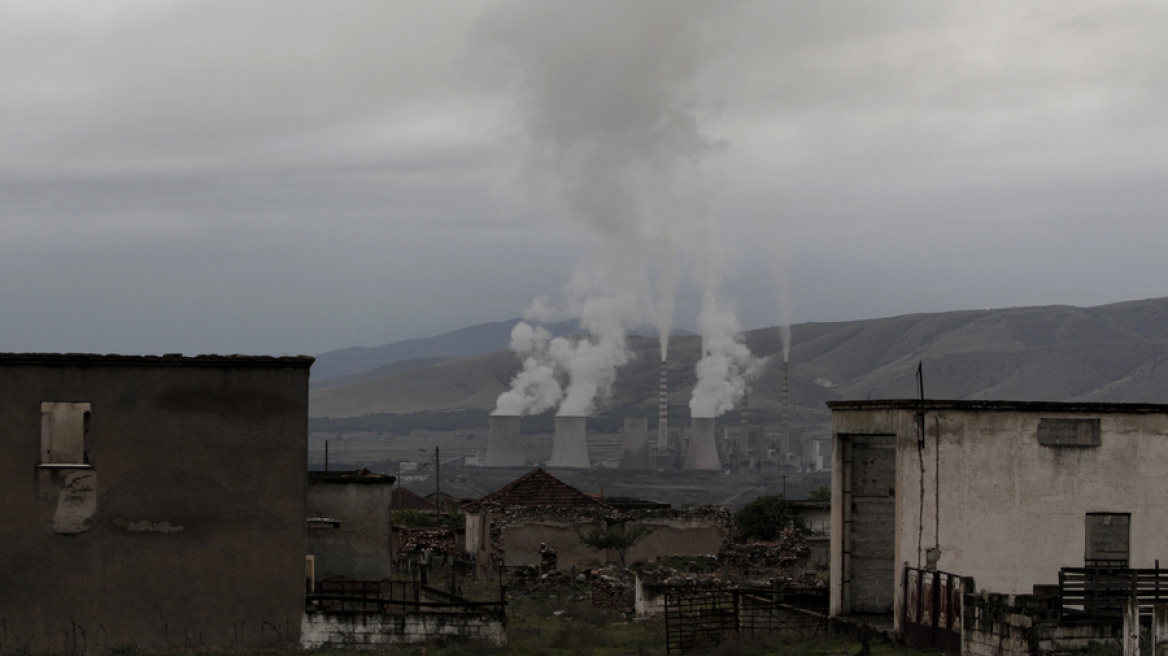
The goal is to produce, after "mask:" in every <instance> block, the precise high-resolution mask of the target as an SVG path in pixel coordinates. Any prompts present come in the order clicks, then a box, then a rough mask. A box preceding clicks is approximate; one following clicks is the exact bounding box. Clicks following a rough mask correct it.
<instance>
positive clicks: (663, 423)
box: [657, 360, 669, 451]
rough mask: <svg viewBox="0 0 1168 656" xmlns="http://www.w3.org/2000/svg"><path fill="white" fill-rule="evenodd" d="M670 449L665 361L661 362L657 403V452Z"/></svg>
mask: <svg viewBox="0 0 1168 656" xmlns="http://www.w3.org/2000/svg"><path fill="white" fill-rule="evenodd" d="M668 448H669V389H668V386H667V385H666V378H665V360H662V361H661V396H660V397H659V399H658V402H657V450H658V451H665V450H666V449H668Z"/></svg>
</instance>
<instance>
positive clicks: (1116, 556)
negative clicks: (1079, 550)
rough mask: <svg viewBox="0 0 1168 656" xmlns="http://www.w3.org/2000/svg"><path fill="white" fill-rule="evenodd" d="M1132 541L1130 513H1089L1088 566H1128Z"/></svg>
mask: <svg viewBox="0 0 1168 656" xmlns="http://www.w3.org/2000/svg"><path fill="white" fill-rule="evenodd" d="M1130 541H1131V514H1130V513H1087V554H1086V558H1085V560H1086V564H1087V567H1127V566H1128V560H1129V557H1130V546H1129V545H1130Z"/></svg>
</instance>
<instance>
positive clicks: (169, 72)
mask: <svg viewBox="0 0 1168 656" xmlns="http://www.w3.org/2000/svg"><path fill="white" fill-rule="evenodd" d="M1166 33H1168V5H1165V4H1164V3H1161V2H1155V1H1148V2H1128V1H1124V0H1116V1H1109V2H1106V3H1102V2H1096V1H1091V2H1079V1H1075V0H1038V1H1035V2H1025V3H1020V2H1016V1H993V0H988V1H987V0H978V1H976V2H961V1H954V2H936V1H935V0H920V1H908V0H890V1H886V2H866V3H856V2H843V1H834V0H803V1H791V2H769V1H767V2H764V1H751V0H740V1H736V2H720V3H709V2H695V1H691V0H657V1H652V0H646V1H644V2H637V3H628V2H624V1H623V0H621V1H619V2H617V1H609V0H596V1H595V2H588V3H580V2H574V1H567V0H547V1H546V2H539V1H536V0H521V1H519V0H517V1H509V0H508V1H504V0H498V1H491V0H477V1H469V0H467V1H461V0H457V1H456V0H417V1H409V2H406V1H387V0H333V1H331V2H327V3H326V2H305V1H299V0H224V1H219V0H173V1H172V0H105V1H103V2H100V3H93V2H88V1H83V0H71V1H66V0H37V1H35V2H33V1H30V0H0V90H2V91H0V307H2V308H3V313H2V315H0V316H2V317H3V318H2V319H0V351H11V352H26V351H45V352H98V353H173V352H181V353H187V354H191V355H194V354H200V353H254V354H274V355H280V354H318V353H322V352H326V351H330V350H333V349H338V348H344V347H349V346H378V345H381V344H387V343H390V342H394V341H398V340H402V339H409V338H414V337H425V336H430V335H435V334H438V333H442V332H447V331H450V330H455V329H457V328H461V327H464V326H468V325H473V324H477V323H483V322H488V321H500V320H505V319H509V318H512V317H516V316H520V315H522V314H524V313H525V312H526V313H528V315H532V314H533V308H534V310H535V311H534V314H546V315H548V316H560V317H564V316H568V315H572V314H573V313H577V312H578V310H579V304H578V302H577V301H578V300H579V298H578V296H579V294H578V292H579V289H580V280H581V277H582V276H585V277H586V276H587V275H596V272H597V271H600V272H601V273H602V274H603V272H605V271H611V270H612V269H613V268H614V267H617V268H619V266H620V265H614V264H613V263H614V262H627V261H629V260H630V259H633V260H636V259H639V258H644V259H645V262H646V264H645V267H647V268H648V271H649V273H648V274H642V277H643V278H644V280H648V281H650V284H649V286H648V287H646V289H648V290H649V291H648V293H647V294H643V296H645V298H647V299H648V300H647V301H646V302H647V303H661V301H662V299H663V298H665V296H667V294H665V293H664V292H661V288H660V286H659V285H660V282H659V281H660V280H661V279H662V277H663V276H662V272H667V271H669V270H670V266H672V265H670V264H669V262H676V263H677V266H678V271H679V272H680V274H679V276H678V278H677V285H678V291H677V294H676V312H675V313H673V314H674V315H675V319H674V320H673V325H674V326H676V327H680V328H688V329H694V327H695V325H696V322H697V321H698V313H699V309H700V307H701V303H702V301H701V297H702V293H703V290H707V289H709V288H710V286H711V283H710V280H712V279H713V280H715V282H714V283H713V287H716V288H717V290H718V292H717V293H718V296H719V299H720V301H719V302H720V303H721V304H722V305H721V307H723V308H729V309H731V310H733V311H735V312H736V314H737V317H738V319H739V321H740V322H741V325H742V327H744V328H747V329H750V328H760V327H765V326H771V325H778V324H780V323H787V322H793V323H803V322H809V321H816V322H820V321H843V320H853V319H866V318H875V317H886V316H895V315H900V314H909V313H919V312H940V311H946V310H958V309H980V308H1002V307H1014V306H1023V305H1055V304H1069V305H1078V306H1093V305H1102V304H1106V303H1111V302H1119V301H1124V300H1133V299H1143V298H1154V297H1160V296H1168V288H1166V286H1165V281H1168V257H1164V255H1163V250H1164V248H1165V246H1166V245H1168V221H1165V220H1163V217H1162V213H1163V212H1162V211H1163V208H1165V207H1168V184H1165V179H1166V178H1168V175H1166V174H1168V111H1165V110H1166V108H1168V102H1166V101H1168V40H1165V39H1164V38H1163V35H1164V34H1166ZM630 144H632V145H633V146H635V147H632V146H630ZM581 153H585V154H581ZM598 153H599V155H598ZM626 215H627V216H626ZM628 217H632V218H628ZM695 217H697V218H695ZM626 220H627V221H632V222H633V223H632V224H630V223H627V222H626ZM634 224H635V225H634ZM630 225H633V227H634V228H635V229H634V230H633V231H632V232H628V231H629V229H630V228H629V226H630ZM699 228H700V229H699ZM622 231H623V232H622ZM626 233H627V234H626ZM621 235H625V236H624V237H622V236H621ZM630 235H631V236H630ZM670 239H675V240H676V244H674V243H673V242H671V241H669V240H670ZM629 240H632V241H629ZM666 242H669V244H672V245H670V246H663V245H662V244H665V243H666ZM614 244H615V245H616V246H614ZM621 245H623V247H622V246H621ZM634 245H635V246H636V247H635V248H634V247H633V246H634ZM671 249H672V250H671ZM661 253H675V254H676V256H675V258H674V259H669V258H665V259H662V256H661ZM706 255H711V257H710V258H706ZM646 276H647V277H646ZM653 281H658V282H657V283H656V284H657V285H658V286H654V284H653ZM643 282H644V281H643V280H642V283H643ZM638 284H641V283H638ZM642 286H643V285H642ZM654 290H656V291H654ZM642 291H644V290H642ZM654 294H656V296H654ZM536 299H540V300H538V301H537V300H536ZM654 299H656V300H654ZM658 309H659V308H656V307H654V308H649V309H646V316H649V315H652V314H653V312H655V311H657V310H658ZM544 310H548V311H547V312H544Z"/></svg>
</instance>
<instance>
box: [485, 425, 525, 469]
mask: <svg viewBox="0 0 1168 656" xmlns="http://www.w3.org/2000/svg"><path fill="white" fill-rule="evenodd" d="M519 419H520V417H519V415H491V416H490V417H489V418H488V419H487V421H488V424H487V425H488V427H489V428H488V431H487V455H486V457H485V458H483V466H484V467H522V466H523V465H524V461H525V458H524V457H523V448H522V447H521V446H520V444H519Z"/></svg>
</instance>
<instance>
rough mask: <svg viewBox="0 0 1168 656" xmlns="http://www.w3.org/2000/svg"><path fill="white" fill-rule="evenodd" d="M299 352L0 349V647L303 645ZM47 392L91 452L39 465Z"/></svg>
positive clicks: (304, 369) (303, 378) (304, 372)
mask: <svg viewBox="0 0 1168 656" xmlns="http://www.w3.org/2000/svg"><path fill="white" fill-rule="evenodd" d="M311 362H312V360H311V358H242V357H216V356H207V357H200V358H182V357H178V356H173V357H128V356H79V355H70V356H54V355H43V356H38V355H11V354H9V355H0V535H3V536H4V537H3V539H2V540H0V564H2V566H0V590H3V594H2V595H0V627H3V628H2V630H0V651H4V652H9V651H23V650H27V651H33V652H54V653H62V652H75V651H78V650H80V651H87V650H96V651H103V650H106V649H108V648H111V647H119V646H127V645H137V646H138V647H140V648H142V649H145V650H162V649H192V650H199V651H211V650H231V649H255V648H258V647H260V646H263V647H264V648H268V647H280V648H285V647H292V646H296V645H298V644H299V633H300V621H301V615H302V614H303V609H304V596H303V595H304V555H305V550H304V546H305V537H304V518H305V503H304V498H305V487H306V486H305V471H306V470H307V442H308V438H307V417H308V368H309V365H310V364H311ZM44 402H68V403H86V404H89V407H90V415H91V416H90V420H89V434H88V440H87V442H88V449H87V450H88V453H89V458H88V459H89V462H88V464H87V465H86V464H82V463H75V464H74V465H73V466H65V467H53V468H50V467H43V466H39V463H40V459H41V458H40V455H41V454H40V449H41V445H40V433H41V406H42V403H44Z"/></svg>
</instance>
